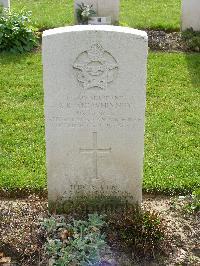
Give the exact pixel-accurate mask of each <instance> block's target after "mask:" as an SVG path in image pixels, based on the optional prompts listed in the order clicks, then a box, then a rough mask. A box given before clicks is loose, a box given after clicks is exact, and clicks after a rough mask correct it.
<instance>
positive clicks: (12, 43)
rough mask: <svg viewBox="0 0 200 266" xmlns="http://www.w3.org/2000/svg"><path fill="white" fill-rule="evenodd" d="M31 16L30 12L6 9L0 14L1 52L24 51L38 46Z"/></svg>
mask: <svg viewBox="0 0 200 266" xmlns="http://www.w3.org/2000/svg"><path fill="white" fill-rule="evenodd" d="M30 16H31V13H30V12H24V11H21V12H19V13H15V12H9V11H8V10H4V12H3V13H2V15H1V16H0V52H4V51H7V52H13V53H22V52H24V51H30V50H32V49H33V48H34V47H35V46H37V37H36V35H35V33H34V29H33V27H32V26H31V20H30Z"/></svg>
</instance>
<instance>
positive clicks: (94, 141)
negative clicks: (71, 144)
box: [80, 132, 111, 179]
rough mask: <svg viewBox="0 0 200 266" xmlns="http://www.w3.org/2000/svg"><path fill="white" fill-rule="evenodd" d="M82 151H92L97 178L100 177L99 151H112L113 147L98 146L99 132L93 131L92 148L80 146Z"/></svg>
mask: <svg viewBox="0 0 200 266" xmlns="http://www.w3.org/2000/svg"><path fill="white" fill-rule="evenodd" d="M80 152H81V153H92V154H94V171H95V179H99V176H98V153H110V152H111V148H98V144H97V132H93V146H92V148H86V149H83V148H80Z"/></svg>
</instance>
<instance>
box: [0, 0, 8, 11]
mask: <svg viewBox="0 0 200 266" xmlns="http://www.w3.org/2000/svg"><path fill="white" fill-rule="evenodd" d="M0 4H1V5H2V6H3V7H4V8H9V9H10V0H0Z"/></svg>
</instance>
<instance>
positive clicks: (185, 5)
mask: <svg viewBox="0 0 200 266" xmlns="http://www.w3.org/2000/svg"><path fill="white" fill-rule="evenodd" d="M181 28H182V31H185V30H187V29H190V28H192V29H193V30H194V31H200V0H182V26H181Z"/></svg>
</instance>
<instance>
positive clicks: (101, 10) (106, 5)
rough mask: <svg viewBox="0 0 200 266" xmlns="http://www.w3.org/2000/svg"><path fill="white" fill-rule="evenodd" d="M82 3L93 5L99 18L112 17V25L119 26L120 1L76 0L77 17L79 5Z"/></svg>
mask: <svg viewBox="0 0 200 266" xmlns="http://www.w3.org/2000/svg"><path fill="white" fill-rule="evenodd" d="M81 3H84V4H86V5H92V6H93V10H95V11H96V14H97V16H99V17H111V22H112V24H118V22H119V5H120V0H74V9H75V16H76V9H77V7H78V4H81Z"/></svg>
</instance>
